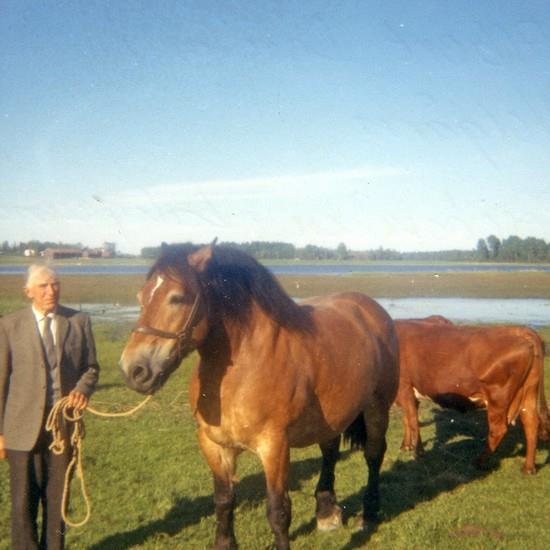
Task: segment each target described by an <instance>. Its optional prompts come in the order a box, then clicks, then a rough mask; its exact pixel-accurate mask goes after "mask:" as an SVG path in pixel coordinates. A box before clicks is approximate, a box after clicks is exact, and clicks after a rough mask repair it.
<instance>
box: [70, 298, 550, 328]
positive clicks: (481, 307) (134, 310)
mask: <svg viewBox="0 0 550 550" xmlns="http://www.w3.org/2000/svg"><path fill="white" fill-rule="evenodd" d="M377 301H378V302H379V303H380V305H382V307H384V308H385V309H386V311H388V313H389V314H390V315H391V316H392V317H393V318H394V319H408V318H414V317H427V316H428V315H436V314H437V315H443V316H445V317H447V318H448V319H450V320H451V321H454V322H458V323H515V324H518V325H530V326H542V325H550V300H546V299H535V298H533V299H515V298H514V299H483V298H378V299H377ZM69 305H70V304H69ZM71 307H74V308H75V309H82V310H84V311H87V312H88V313H90V314H91V316H92V318H93V319H95V320H104V321H136V320H137V318H138V314H139V308H138V307H137V306H116V305H110V304H82V305H75V304H72V306H71Z"/></svg>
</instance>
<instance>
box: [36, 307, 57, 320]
mask: <svg viewBox="0 0 550 550" xmlns="http://www.w3.org/2000/svg"><path fill="white" fill-rule="evenodd" d="M31 307H32V312H33V314H34V318H35V319H36V322H37V323H40V322H41V321H43V320H44V319H45V318H46V317H49V318H50V319H51V320H52V321H53V320H54V319H55V309H54V310H53V311H51V312H50V313H48V314H47V315H44V314H43V313H42V312H41V311H38V310H37V309H36V308H35V307H34V306H31Z"/></svg>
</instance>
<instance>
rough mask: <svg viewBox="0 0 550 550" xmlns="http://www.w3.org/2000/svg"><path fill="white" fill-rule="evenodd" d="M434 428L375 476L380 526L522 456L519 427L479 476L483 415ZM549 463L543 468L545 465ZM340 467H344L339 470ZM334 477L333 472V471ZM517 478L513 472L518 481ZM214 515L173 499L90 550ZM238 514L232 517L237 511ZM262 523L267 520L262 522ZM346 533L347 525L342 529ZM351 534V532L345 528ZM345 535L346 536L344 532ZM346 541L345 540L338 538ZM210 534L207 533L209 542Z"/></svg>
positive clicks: (256, 486)
mask: <svg viewBox="0 0 550 550" xmlns="http://www.w3.org/2000/svg"><path fill="white" fill-rule="evenodd" d="M432 412H433V414H434V420H433V422H434V423H435V433H436V435H435V443H434V445H433V447H432V448H431V449H430V450H428V451H427V452H426V453H425V454H424V456H423V458H422V459H421V460H419V461H413V460H410V459H409V458H407V457H406V455H403V456H404V458H405V460H398V461H397V462H396V463H395V464H394V465H393V466H392V468H391V469H390V470H386V471H384V472H382V474H381V476H380V495H381V510H380V522H383V521H389V520H391V519H392V518H394V517H397V516H398V515H400V514H401V513H403V512H405V511H407V510H410V509H412V508H414V507H415V506H417V505H418V504H419V503H422V502H425V501H429V500H431V499H433V498H435V497H437V496H438V495H439V494H441V493H444V492H447V491H452V490H453V489H455V488H456V487H458V486H460V485H464V484H467V483H470V482H471V481H474V480H479V479H482V478H484V477H485V476H487V475H489V474H490V473H491V469H490V468H491V467H494V466H495V465H497V464H498V459H499V458H501V457H505V456H506V457H508V456H518V455H522V454H523V453H524V448H523V447H524V445H522V444H520V442H523V433H522V429H521V424H520V423H519V422H518V425H517V426H516V427H510V429H509V430H508V433H507V435H506V437H505V439H504V441H503V442H502V444H501V446H500V447H499V449H498V450H497V453H496V456H495V457H494V459H492V460H491V462H490V464H489V469H485V470H480V469H478V468H477V467H476V466H475V465H474V460H475V459H476V458H477V456H478V455H479V453H480V452H481V451H482V449H483V447H484V445H485V438H486V435H487V421H486V412H485V411H472V412H469V413H467V414H460V413H456V412H454V411H443V410H441V409H439V408H434V409H433V411H432ZM350 454H351V451H348V450H344V451H342V454H341V458H342V461H345V459H346V458H348V457H349V455H350ZM549 461H550V453H549V458H548V459H547V461H546V463H550V462H549ZM320 466H321V458H320V456H319V457H318V458H317V457H316V458H308V459H305V460H300V461H294V462H293V463H292V467H291V476H290V490H291V491H299V490H300V488H301V487H302V483H303V482H306V481H308V480H310V479H312V478H316V477H317V476H318V475H319V472H320ZM343 467H345V466H344V464H341V465H340V468H343ZM336 473H337V476H338V470H337V472H336ZM366 475H367V474H366V467H365V469H364V470H362V471H361V472H358V479H360V480H361V487H360V488H359V489H358V490H357V492H356V493H354V494H352V495H349V496H348V497H347V498H345V499H344V500H342V501H340V502H339V504H340V506H341V507H342V509H343V510H344V522H350V523H351V522H353V521H354V518H357V517H361V514H362V496H363V492H364V486H363V481H364V480H366ZM519 475H521V474H520V472H519V469H518V476H519ZM265 501H266V498H265V479H264V475H263V473H258V474H254V475H250V476H246V477H245V478H243V479H242V480H241V481H240V482H239V484H238V486H237V502H238V503H242V502H247V503H249V504H250V503H251V504H261V503H265ZM213 513H214V506H213V501H212V495H208V496H200V497H196V498H188V497H182V498H179V499H178V500H177V501H176V502H175V504H174V505H173V507H172V508H171V509H170V510H169V511H168V513H167V514H166V515H165V516H164V517H163V518H162V519H158V520H155V521H150V522H148V523H144V524H142V525H140V526H139V527H137V528H135V529H132V530H130V531H126V532H123V533H117V534H115V535H110V536H108V537H105V538H104V539H103V540H101V541H99V542H98V543H96V544H94V545H93V546H91V547H90V548H91V549H92V550H111V549H112V548H117V549H124V548H130V547H132V546H135V545H139V544H144V543H146V541H147V540H148V539H149V538H151V537H154V536H155V535H158V534H161V533H164V534H167V535H170V536H171V535H175V534H177V533H179V532H181V531H182V530H183V529H185V528H186V527H189V526H191V525H196V524H198V523H199V522H200V521H201V520H202V519H203V518H205V517H208V516H211V515H212V514H213ZM237 513H238V511H237ZM266 521H267V520H266ZM348 527H349V525H348ZM315 528H316V522H315V518H314V517H313V511H312V519H311V520H310V521H308V522H306V523H302V524H300V525H298V526H296V528H294V529H292V528H291V533H290V538H291V540H296V539H297V538H299V537H302V536H307V535H308V534H310V533H312V532H313V531H315ZM377 528H378V524H372V525H369V526H368V528H367V529H365V530H357V531H355V532H352V534H351V536H350V538H349V540H348V541H347V543H344V545H343V546H342V549H344V550H350V549H353V548H360V547H363V546H364V545H365V544H366V543H367V542H368V541H369V539H370V538H371V537H372V535H373V534H374V533H375V532H376V530H377ZM350 530H351V528H350ZM347 533H349V531H348V532H347ZM344 536H347V535H344ZM213 537H214V532H213V531H212V539H211V540H212V541H213Z"/></svg>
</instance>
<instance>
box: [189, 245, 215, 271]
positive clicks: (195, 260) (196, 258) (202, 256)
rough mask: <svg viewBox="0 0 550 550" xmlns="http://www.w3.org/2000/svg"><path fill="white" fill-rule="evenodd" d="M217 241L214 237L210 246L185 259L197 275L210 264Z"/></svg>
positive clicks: (203, 247)
mask: <svg viewBox="0 0 550 550" xmlns="http://www.w3.org/2000/svg"><path fill="white" fill-rule="evenodd" d="M217 240H218V239H217V237H216V238H215V239H214V240H213V241H212V242H211V243H210V244H208V245H206V246H202V247H201V248H199V249H198V250H197V251H196V252H193V254H191V255H190V256H189V257H188V258H187V261H188V263H189V265H190V266H191V267H193V268H194V269H195V270H196V271H198V272H199V273H202V272H203V271H204V270H205V269H206V267H207V266H208V264H209V263H210V260H211V259H212V255H213V254H214V246H216V241H217Z"/></svg>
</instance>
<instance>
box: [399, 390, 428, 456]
mask: <svg viewBox="0 0 550 550" xmlns="http://www.w3.org/2000/svg"><path fill="white" fill-rule="evenodd" d="M398 402H399V403H400V405H401V413H402V415H403V417H402V418H403V442H402V444H401V450H402V451H413V454H414V457H415V458H418V457H420V456H422V454H423V453H424V449H423V447H422V440H421V438H420V425H419V423H418V399H416V396H415V395H414V390H413V388H412V386H410V387H407V388H403V389H400V390H399V399H398Z"/></svg>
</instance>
